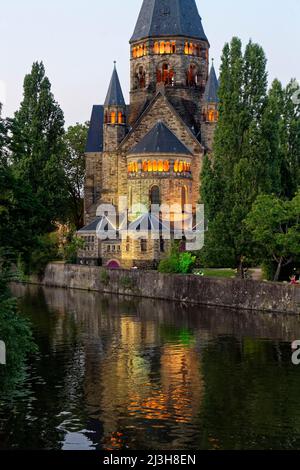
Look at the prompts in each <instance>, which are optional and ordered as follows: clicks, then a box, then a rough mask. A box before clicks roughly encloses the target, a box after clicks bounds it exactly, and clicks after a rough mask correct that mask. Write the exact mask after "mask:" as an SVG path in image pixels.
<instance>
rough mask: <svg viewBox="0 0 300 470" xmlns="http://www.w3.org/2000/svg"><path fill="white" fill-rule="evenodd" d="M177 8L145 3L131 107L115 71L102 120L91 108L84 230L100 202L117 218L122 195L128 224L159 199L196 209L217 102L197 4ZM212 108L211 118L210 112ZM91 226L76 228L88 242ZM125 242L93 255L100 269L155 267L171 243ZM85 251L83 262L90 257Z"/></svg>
mask: <svg viewBox="0 0 300 470" xmlns="http://www.w3.org/2000/svg"><path fill="white" fill-rule="evenodd" d="M167 3H168V5H167ZM175 3H176V5H177V3H178V2H176V1H175V2H171V1H170V0H168V1H167V2H166V0H165V1H164V3H163V4H162V0H144V2H143V5H142V10H141V14H140V16H139V19H138V23H137V26H136V29H135V32H134V35H133V37H132V39H131V41H130V83H131V85H130V105H129V106H126V104H125V101H124V97H123V93H122V89H121V85H120V82H119V77H118V74H117V71H116V68H114V71H113V75H112V79H111V82H110V85H109V90H108V94H107V97H106V100H105V104H104V106H103V107H99V106H98V107H97V106H96V108H97V109H98V108H101V109H98V111H99V112H98V111H97V110H96V111H97V112H98V114H97V115H96V114H94V111H93V115H92V120H91V127H90V133H89V139H88V144H87V150H86V179H85V223H86V224H87V226H89V224H91V223H92V222H93V221H94V220H95V218H96V216H97V215H100V214H99V213H97V210H98V208H99V206H100V205H103V204H110V205H113V206H114V207H115V211H116V213H117V214H120V213H121V212H122V209H121V207H119V201H120V198H121V197H123V198H127V201H128V204H129V212H128V213H129V221H133V220H134V216H135V215H136V214H135V212H134V211H133V210H131V207H132V205H138V204H143V205H144V206H145V208H146V209H147V210H149V211H150V210H151V204H153V199H154V196H155V195H156V196H155V198H156V200H157V201H156V202H158V201H159V203H160V204H164V205H174V204H175V205H176V204H177V205H178V207H179V208H182V209H183V208H184V205H185V204H190V205H191V206H192V207H193V211H195V209H196V204H197V203H198V201H199V191H200V184H201V169H202V163H203V158H204V155H205V153H206V152H210V151H211V149H212V141H213V134H214V130H215V125H216V121H217V118H218V116H217V99H215V104H213V103H212V93H211V83H213V84H214V85H215V82H214V81H212V80H211V78H210V75H209V42H208V40H207V38H206V36H205V34H204V31H203V28H202V24H201V18H200V17H199V15H198V11H197V8H196V5H195V2H194V0H189V4H190V9H189V15H191V14H192V12H194V13H193V14H192V16H191V18H186V14H185V13H184V12H183V11H182V5H181V4H180V2H179V3H178V6H176V5H175ZM152 4H155V8H152V6H153V5H152ZM149 15H150V16H149ZM151 15H152V17H151ZM180 15H181V16H180ZM151 25H152V26H151ZM153 25H154V27H155V34H153V33H152V32H151V28H152V27H153ZM178 25H180V28H179V29H178ZM140 31H143V32H144V31H148V33H145V34H144V33H143V34H141V33H140ZM144 36H145V37H144ZM207 88H209V90H208V89H207ZM206 95H207V96H209V97H210V99H209V100H208V99H207V100H206V99H205V96H206ZM212 107H214V109H215V110H216V113H215V114H214V115H212V114H209V113H208V109H210V108H212ZM94 108H95V107H94ZM97 116H98V117H97ZM101 116H102V121H101V122H100V118H101ZM212 117H213V119H212ZM160 123H161V124H160ZM151 132H152V135H153V136H154V138H153V140H155V141H156V137H155V136H156V134H157V136H158V134H159V132H161V136H160V139H161V140H160V142H159V143H158V142H156V146H155V145H154V144H153V143H151V142H150V143H149V135H150V133H151ZM155 132H156V134H155ZM166 141H167V142H168V143H169V145H167V144H166ZM145 142H148V143H147V144H146V143H145ZM138 145H140V149H139V151H138V152H136V151H134V150H133V149H134V148H135V147H136V146H138ZM162 148H163V150H161V149H162ZM87 228H88V227H84V228H83V229H82V230H80V231H79V235H80V236H82V237H83V238H85V239H86V237H88V236H90V234H89V233H88V230H87ZM94 235H95V238H96V232H95V233H94ZM123 238H125V239H122V237H121V235H120V234H118V235H117V239H116V240H115V241H114V242H110V241H107V242H102V243H100V244H99V242H97V246H96V244H95V249H94V250H91V249H89V253H90V255H91V253H92V252H93V253H94V254H95V256H98V258H97V263H98V264H102V265H108V266H109V265H110V263H112V264H113V265H114V266H115V265H119V266H120V267H126V268H130V267H133V266H136V267H142V268H147V267H148V268H151V267H155V266H157V263H158V262H159V260H160V259H161V258H162V257H164V256H165V253H166V251H167V249H168V248H169V246H170V242H169V241H166V243H165V245H164V247H163V248H162V243H161V241H160V240H152V239H151V237H150V236H149V237H148V239H147V240H145V241H142V240H130V241H129V240H128V237H123ZM88 243H90V242H88ZM87 246H89V245H87ZM84 251H85V250H83V251H81V252H80V253H79V261H80V262H82V261H83V260H84V261H86V260H87V259H90V258H91V256H85V253H84ZM94 261H95V260H94Z"/></svg>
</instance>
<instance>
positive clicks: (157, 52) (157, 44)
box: [153, 42, 159, 54]
mask: <svg viewBox="0 0 300 470" xmlns="http://www.w3.org/2000/svg"><path fill="white" fill-rule="evenodd" d="M153 51H154V54H159V43H158V42H155V43H154V47H153Z"/></svg>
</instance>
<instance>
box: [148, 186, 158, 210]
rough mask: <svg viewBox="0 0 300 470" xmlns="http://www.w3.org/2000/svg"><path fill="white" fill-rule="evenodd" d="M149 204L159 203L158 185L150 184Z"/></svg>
mask: <svg viewBox="0 0 300 470" xmlns="http://www.w3.org/2000/svg"><path fill="white" fill-rule="evenodd" d="M150 204H153V205H154V204H156V205H159V204H160V191H159V187H158V186H152V188H151V189H150Z"/></svg>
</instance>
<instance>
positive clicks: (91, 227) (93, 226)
mask: <svg viewBox="0 0 300 470" xmlns="http://www.w3.org/2000/svg"><path fill="white" fill-rule="evenodd" d="M101 220H102V217H96V218H95V219H94V220H93V221H92V222H90V223H89V224H88V225H86V226H85V227H82V228H81V229H80V230H78V233H84V232H96V229H97V227H98V225H99V223H100V222H101Z"/></svg>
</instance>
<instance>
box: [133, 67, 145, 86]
mask: <svg viewBox="0 0 300 470" xmlns="http://www.w3.org/2000/svg"><path fill="white" fill-rule="evenodd" d="M145 86H146V72H145V70H144V67H143V66H142V65H141V66H139V67H138V69H137V71H136V74H135V87H136V88H145Z"/></svg>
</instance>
